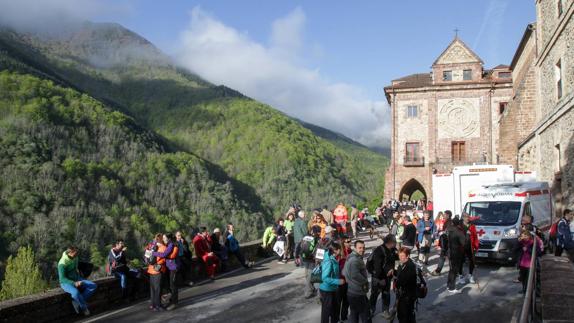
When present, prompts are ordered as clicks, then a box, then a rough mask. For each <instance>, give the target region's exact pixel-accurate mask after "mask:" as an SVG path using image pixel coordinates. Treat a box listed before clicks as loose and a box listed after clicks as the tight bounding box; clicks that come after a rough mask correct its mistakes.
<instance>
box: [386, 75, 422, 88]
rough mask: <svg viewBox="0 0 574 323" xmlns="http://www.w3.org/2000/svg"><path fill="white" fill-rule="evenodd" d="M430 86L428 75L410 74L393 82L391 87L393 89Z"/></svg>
mask: <svg viewBox="0 0 574 323" xmlns="http://www.w3.org/2000/svg"><path fill="white" fill-rule="evenodd" d="M429 85H432V78H431V76H430V73H419V74H411V75H408V76H405V77H401V78H399V79H396V80H393V81H392V85H391V86H389V87H393V88H395V89H406V88H416V87H424V86H429Z"/></svg>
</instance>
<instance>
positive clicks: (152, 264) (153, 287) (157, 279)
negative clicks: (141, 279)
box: [144, 233, 167, 312]
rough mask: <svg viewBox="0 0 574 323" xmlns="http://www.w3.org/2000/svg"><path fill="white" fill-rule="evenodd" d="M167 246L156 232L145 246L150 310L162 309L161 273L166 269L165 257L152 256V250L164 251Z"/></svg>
mask: <svg viewBox="0 0 574 323" xmlns="http://www.w3.org/2000/svg"><path fill="white" fill-rule="evenodd" d="M166 248H167V246H166V245H165V244H164V242H163V235H162V234H161V233H158V234H156V236H155V239H154V240H153V242H152V243H150V244H149V245H148V247H147V248H146V253H145V256H144V262H145V263H146V264H147V265H148V267H147V273H148V274H149V291H150V300H151V305H150V307H149V308H150V310H152V311H154V312H159V311H161V310H163V307H162V306H161V298H160V296H161V280H162V279H161V278H162V274H163V273H165V272H166V271H167V268H166V267H165V258H159V257H157V256H154V255H153V253H154V252H164V251H165V249H166Z"/></svg>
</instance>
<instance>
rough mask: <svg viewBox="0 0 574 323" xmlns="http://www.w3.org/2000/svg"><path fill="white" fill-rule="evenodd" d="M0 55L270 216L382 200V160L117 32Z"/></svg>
mask: <svg viewBox="0 0 574 323" xmlns="http://www.w3.org/2000/svg"><path fill="white" fill-rule="evenodd" d="M2 49H3V50H4V52H5V53H7V55H6V56H9V57H12V58H16V59H17V60H18V61H19V62H26V65H27V68H30V66H32V67H33V68H34V69H36V70H37V71H36V72H38V73H41V74H42V75H47V76H48V77H51V78H54V79H57V80H59V81H61V82H63V83H66V84H70V85H71V86H74V87H76V88H78V89H80V90H81V91H84V92H86V93H89V94H90V95H92V96H93V97H95V98H98V99H100V100H101V101H103V102H106V103H107V104H109V105H110V106H112V107H114V108H115V109H117V110H119V111H123V112H126V113H127V114H129V115H131V116H133V117H134V118H135V119H136V120H138V121H139V122H140V123H141V124H143V125H145V126H147V127H149V128H151V129H153V130H154V131H156V132H157V133H159V134H160V135H162V136H164V137H166V138H167V139H169V140H170V141H171V142H173V143H175V144H176V146H177V147H178V148H179V149H183V150H185V151H190V152H193V153H194V154H197V155H198V156H200V157H202V158H204V159H206V160H209V161H211V162H213V163H214V164H217V165H219V166H221V167H222V168H223V169H224V170H225V171H226V172H227V173H228V174H229V175H230V176H232V177H234V178H235V179H237V180H238V181H239V182H241V183H244V184H246V185H247V186H249V187H252V188H253V189H254V190H255V192H256V193H257V195H258V196H260V197H261V199H262V201H263V207H264V208H267V207H268V208H270V209H271V210H272V212H273V215H275V216H277V215H278V214H281V213H282V212H283V211H284V210H285V209H286V207H287V206H288V205H289V204H291V203H293V202H299V203H301V204H302V205H304V206H306V207H308V208H313V207H316V206H319V205H322V204H325V203H327V204H333V203H335V202H336V201H345V202H351V201H353V202H366V201H372V200H374V199H377V197H380V196H381V194H382V187H383V178H384V176H383V174H384V168H385V167H386V163H385V162H386V160H385V158H384V157H381V155H379V154H377V153H374V152H372V151H370V150H367V149H365V148H364V147H360V149H358V148H357V147H355V145H354V144H353V143H348V145H347V146H345V147H343V146H342V145H340V144H338V143H335V144H333V143H331V142H330V141H328V140H325V139H322V138H319V137H318V136H316V135H314V134H313V133H312V132H311V131H310V130H308V129H306V128H305V127H303V126H302V125H301V124H300V123H298V122H297V121H294V120H292V119H291V118H289V117H288V116H286V115H284V114H282V113H280V112H278V111H276V110H274V109H272V108H271V107H269V106H267V105H264V104H261V103H259V102H257V101H254V100H252V99H249V98H247V97H244V96H243V95H241V94H240V93H238V92H236V91H234V90H232V89H229V88H226V87H224V86H215V85H212V84H210V83H208V82H205V81H203V80H202V79H201V78H199V77H197V76H195V75H193V74H191V73H189V72H186V71H182V70H181V69H178V68H176V67H175V66H173V65H172V64H171V63H170V60H169V59H168V58H167V57H165V56H164V55H163V54H161V52H160V51H159V50H157V49H156V48H155V47H154V46H153V45H152V44H150V43H149V42H147V41H146V40H145V39H143V38H141V37H140V36H138V35H136V34H134V33H132V32H130V31H129V30H126V29H124V28H123V27H121V26H119V25H115V24H90V23H87V24H85V25H84V26H82V28H80V29H79V30H77V31H74V32H70V33H69V34H67V35H59V36H58V37H44V38H40V37H36V36H31V35H18V34H14V33H10V32H3V33H2V34H1V35H0V50H2ZM0 62H1V61H0ZM8 66H9V64H6V67H8ZM11 66H12V67H8V68H20V67H14V66H15V65H14V64H11Z"/></svg>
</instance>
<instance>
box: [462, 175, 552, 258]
mask: <svg viewBox="0 0 574 323" xmlns="http://www.w3.org/2000/svg"><path fill="white" fill-rule="evenodd" d="M464 211H465V212H466V213H468V214H470V216H471V217H477V219H476V220H474V222H473V223H474V224H475V225H476V231H477V233H478V238H479V240H480V247H479V250H478V252H477V253H476V254H475V256H476V258H477V259H481V258H482V259H491V260H498V261H503V262H515V261H516V260H517V259H515V258H516V255H515V254H514V252H513V249H514V247H515V246H516V244H517V243H518V235H519V233H520V227H521V222H522V216H523V215H525V214H530V215H532V219H533V224H534V225H536V226H538V227H539V228H540V229H541V230H543V231H545V229H547V228H548V227H549V226H550V224H551V223H552V214H553V205H552V197H551V195H550V188H549V186H548V183H546V182H513V183H501V184H493V185H484V186H482V187H481V188H480V189H475V190H471V191H470V192H469V194H468V201H467V203H466V205H465V207H464Z"/></svg>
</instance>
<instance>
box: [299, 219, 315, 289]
mask: <svg viewBox="0 0 574 323" xmlns="http://www.w3.org/2000/svg"><path fill="white" fill-rule="evenodd" d="M320 234H321V228H320V227H318V226H315V227H313V229H312V230H311V235H306V236H304V237H303V239H301V241H300V242H299V245H298V247H297V249H296V252H298V254H296V255H295V256H296V257H298V258H299V259H301V266H302V267H303V268H305V287H306V288H305V298H312V297H314V296H315V294H316V293H317V290H316V289H315V286H314V285H313V283H312V282H311V272H312V271H313V269H314V268H315V251H316V249H317V244H318V241H319V235H320Z"/></svg>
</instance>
